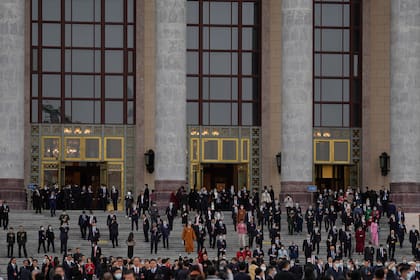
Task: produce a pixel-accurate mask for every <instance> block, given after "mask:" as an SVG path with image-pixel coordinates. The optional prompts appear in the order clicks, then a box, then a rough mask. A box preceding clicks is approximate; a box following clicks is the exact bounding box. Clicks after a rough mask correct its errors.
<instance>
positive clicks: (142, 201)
mask: <svg viewBox="0 0 420 280" xmlns="http://www.w3.org/2000/svg"><path fill="white" fill-rule="evenodd" d="M137 207H138V208H139V210H141V211H142V213H143V214H144V213H146V212H147V211H148V210H149V197H148V196H146V195H144V193H143V192H140V194H139V195H138V196H137Z"/></svg>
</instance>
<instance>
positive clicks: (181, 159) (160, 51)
mask: <svg viewBox="0 0 420 280" xmlns="http://www.w3.org/2000/svg"><path fill="white" fill-rule="evenodd" d="M155 3H156V113H155V114H156V115H155V118H156V120H155V125H156V128H155V139H156V151H155V153H156V157H155V169H156V176H155V179H156V180H185V173H186V171H185V170H186V169H185V167H186V136H185V135H186V51H185V50H186V28H187V27H186V1H185V0H156V2H155Z"/></svg>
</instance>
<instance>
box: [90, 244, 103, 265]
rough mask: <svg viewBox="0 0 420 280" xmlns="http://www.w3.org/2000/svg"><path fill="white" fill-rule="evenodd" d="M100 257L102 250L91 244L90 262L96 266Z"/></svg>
mask: <svg viewBox="0 0 420 280" xmlns="http://www.w3.org/2000/svg"><path fill="white" fill-rule="evenodd" d="M101 255H102V249H101V247H99V246H98V244H97V243H96V242H94V243H93V244H92V252H91V256H90V258H91V260H92V262H93V263H94V264H95V266H97V265H98V264H99V260H100V257H101Z"/></svg>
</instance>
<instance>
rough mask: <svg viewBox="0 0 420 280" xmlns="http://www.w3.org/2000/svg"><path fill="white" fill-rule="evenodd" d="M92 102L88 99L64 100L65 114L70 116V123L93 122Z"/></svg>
mask: <svg viewBox="0 0 420 280" xmlns="http://www.w3.org/2000/svg"><path fill="white" fill-rule="evenodd" d="M93 104H94V102H93V101H88V100H73V101H66V116H67V117H68V116H70V117H71V118H70V122H71V123H94V121H93V113H94V108H93ZM70 112H71V114H69V113H70Z"/></svg>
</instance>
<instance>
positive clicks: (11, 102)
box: [0, 0, 25, 208]
mask: <svg viewBox="0 0 420 280" xmlns="http://www.w3.org/2000/svg"><path fill="white" fill-rule="evenodd" d="M24 14H25V0H2V1H0V65H1V67H0V199H4V200H6V201H7V202H8V204H9V205H11V207H15V208H23V207H24V206H25V204H24V201H25V200H24V199H25V193H24V183H23V178H24V171H23V157H24V152H23V151H24V144H23V143H24V142H23V141H24V123H23V120H24V51H25V38H24V28H25V27H24V25H25V24H24V23H25V17H24Z"/></svg>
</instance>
